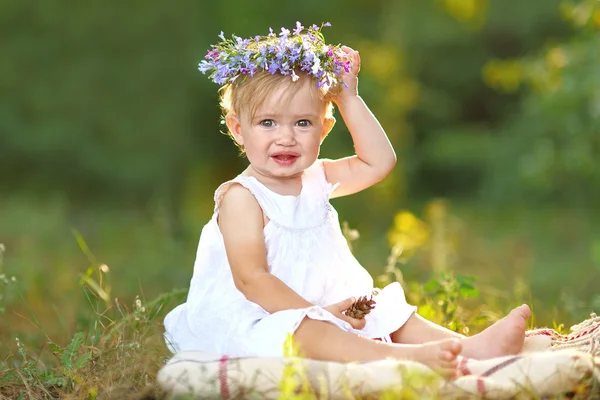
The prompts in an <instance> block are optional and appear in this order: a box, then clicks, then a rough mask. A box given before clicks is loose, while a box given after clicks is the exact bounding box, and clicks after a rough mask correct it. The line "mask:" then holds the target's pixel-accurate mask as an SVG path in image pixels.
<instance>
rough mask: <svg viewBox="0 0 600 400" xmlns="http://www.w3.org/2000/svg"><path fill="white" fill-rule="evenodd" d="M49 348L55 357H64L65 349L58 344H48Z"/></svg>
mask: <svg viewBox="0 0 600 400" xmlns="http://www.w3.org/2000/svg"><path fill="white" fill-rule="evenodd" d="M48 347H49V348H50V351H52V353H54V354H55V355H57V356H62V354H63V349H62V347H60V346H59V345H57V344H56V343H53V342H48Z"/></svg>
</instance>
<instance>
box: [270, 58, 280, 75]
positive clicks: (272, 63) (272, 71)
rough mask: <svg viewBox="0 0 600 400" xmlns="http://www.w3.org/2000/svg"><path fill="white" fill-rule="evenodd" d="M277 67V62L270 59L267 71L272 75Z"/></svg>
mask: <svg viewBox="0 0 600 400" xmlns="http://www.w3.org/2000/svg"><path fill="white" fill-rule="evenodd" d="M278 68H279V65H277V63H276V62H275V61H271V64H269V73H270V74H271V75H272V74H274V73H275V72H277V69H278Z"/></svg>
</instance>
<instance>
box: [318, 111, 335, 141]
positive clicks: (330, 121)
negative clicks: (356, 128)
mask: <svg viewBox="0 0 600 400" xmlns="http://www.w3.org/2000/svg"><path fill="white" fill-rule="evenodd" d="M334 125H335V118H334V117H327V118H325V121H323V130H322V131H321V141H323V140H325V138H326V137H327V135H329V132H331V130H332V129H333V126H334Z"/></svg>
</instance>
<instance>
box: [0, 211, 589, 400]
mask: <svg viewBox="0 0 600 400" xmlns="http://www.w3.org/2000/svg"><path fill="white" fill-rule="evenodd" d="M417 214H418V213H417ZM424 214H425V217H423V218H424V219H425V220H426V222H428V223H426V222H423V221H422V222H423V223H424V224H426V225H427V226H428V228H427V229H428V232H429V233H428V235H429V236H428V239H427V240H426V241H424V242H423V243H421V244H420V245H419V246H417V249H416V251H415V252H405V253H403V254H400V255H399V254H396V256H398V257H392V259H389V260H388V257H387V256H388V254H389V247H388V244H387V243H386V240H385V237H383V235H382V232H379V233H375V232H368V231H366V232H361V234H363V233H364V234H363V235H362V237H361V238H360V239H358V240H356V241H352V248H353V251H354V252H355V253H356V254H357V256H358V258H359V259H360V260H361V261H363V262H364V265H367V266H368V267H369V269H370V270H371V272H372V273H373V274H374V275H376V276H380V275H381V276H382V277H385V279H388V280H389V279H401V280H402V281H403V283H404V285H405V288H406V291H407V295H408V297H409V300H410V301H411V302H413V304H417V305H419V309H420V312H421V313H422V314H424V315H426V316H427V317H428V318H430V319H431V320H433V321H435V322H437V323H440V324H443V325H445V326H448V327H449V328H451V329H453V330H456V331H461V332H468V333H474V332H477V331H479V330H481V329H483V328H484V327H485V326H487V325H489V324H490V323H492V322H494V321H495V320H496V319H498V318H500V317H501V316H502V315H503V314H504V313H505V312H506V311H508V310H509V309H510V308H511V307H513V306H514V305H516V304H519V303H521V302H527V303H529V304H532V305H533V308H534V312H535V315H536V319H535V320H534V321H533V322H532V325H531V327H533V326H534V324H535V326H550V327H552V326H557V325H559V324H560V323H563V324H565V325H566V326H569V325H571V324H573V323H575V322H578V321H581V320H582V319H583V318H585V317H587V316H588V315H589V313H590V312H591V311H593V310H596V311H598V310H600V296H599V294H598V293H597V292H596V289H595V286H594V285H593V282H594V281H597V280H598V278H600V269H599V268H598V265H600V250H599V246H600V245H599V244H598V243H600V242H599V238H600V232H599V231H598V228H597V226H598V225H597V224H595V223H594V221H593V219H590V218H589V216H587V215H586V214H585V213H577V212H567V211H564V210H562V211H561V210H524V211H518V210H505V211H501V210H493V211H491V210H487V211H486V210H481V209H476V208H475V207H463V208H461V207H458V206H457V207H456V209H453V210H452V212H446V213H445V214H444V215H443V218H444V221H445V222H444V224H443V225H439V224H437V223H435V222H432V221H430V219H429V217H427V213H424ZM204 220H205V216H202V215H200V216H199V217H198V218H197V219H196V220H193V219H192V220H190V221H189V225H188V226H186V227H184V228H185V229H184V232H183V235H182V236H180V237H178V238H175V237H174V236H173V235H172V234H171V232H170V231H169V229H168V225H169V224H168V223H167V222H168V221H166V220H165V218H164V217H162V216H161V214H160V213H155V212H146V213H144V212H123V211H121V212H116V211H110V210H86V211H85V212H78V213H73V212H72V211H71V210H69V209H68V208H67V207H65V204H64V203H63V202H61V201H59V200H52V199H50V200H45V201H43V202H40V201H37V202H31V201H30V200H27V201H26V200H23V199H13V200H11V201H8V200H4V201H2V202H0V221H2V226H0V241H1V242H3V244H4V246H5V252H4V254H3V259H0V313H1V315H0V355H1V357H2V358H0V400H3V399H4V398H6V399H46V398H47V399H49V398H72V399H95V398H102V399H107V398H108V399H111V398H114V399H159V398H163V397H164V393H162V392H161V391H160V390H159V389H158V388H157V387H156V383H155V377H156V373H157V371H158V369H159V368H160V367H161V366H162V365H163V364H164V362H165V361H166V359H167V358H168V357H169V353H168V351H167V349H166V348H165V346H164V342H163V340H162V319H163V317H164V315H165V313H166V312H167V311H168V310H170V309H171V308H172V307H174V306H175V305H176V304H179V303H180V302H182V301H183V300H184V298H185V293H186V291H185V289H179V288H186V287H187V284H188V281H189V279H190V277H191V271H192V268H191V266H192V264H193V258H194V253H195V248H196V244H197V236H198V234H199V230H200V227H201V225H202V224H203V223H204ZM391 225H392V223H391V222H390V226H391ZM440 226H443V227H444V234H443V235H441V236H440V235H437V236H436V234H435V232H438V230H439V229H441V228H440ZM594 229H595V230H594ZM408 233H409V235H413V234H415V233H414V232H412V233H411V232H408ZM438 233H439V232H438ZM88 246H89V248H90V249H91V250H90V249H88ZM440 254H441V258H440ZM386 260H387V261H386ZM438 263H441V264H443V265H445V268H446V270H447V271H452V272H451V273H448V272H447V273H444V274H442V273H434V272H432V269H434V268H436V265H437V264H438ZM386 264H388V267H387V269H386V267H385V265H386ZM399 270H400V271H401V273H398V271H399ZM384 272H386V273H385V274H384ZM391 272H396V274H395V275H394V274H391ZM13 277H14V279H13ZM470 277H474V278H470ZM385 279H383V278H382V279H380V281H381V282H382V283H383V281H384V280H385Z"/></svg>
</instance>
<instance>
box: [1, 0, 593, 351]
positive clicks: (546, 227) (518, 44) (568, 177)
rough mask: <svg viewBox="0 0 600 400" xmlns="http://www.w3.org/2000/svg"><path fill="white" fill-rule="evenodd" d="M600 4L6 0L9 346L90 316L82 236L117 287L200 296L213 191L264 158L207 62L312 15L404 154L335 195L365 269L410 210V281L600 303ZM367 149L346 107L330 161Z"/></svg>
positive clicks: (541, 303) (580, 308) (513, 297)
mask: <svg viewBox="0 0 600 400" xmlns="http://www.w3.org/2000/svg"><path fill="white" fill-rule="evenodd" d="M599 4H600V3H599V2H598V1H581V2H573V3H565V2H562V1H560V0H530V1H521V0H518V1H517V0H422V1H416V0H413V1H408V0H369V1H366V0H363V1H358V0H347V1H339V0H330V1H326V2H325V1H321V0H304V1H302V2H301V3H293V2H272V1H263V0H261V1H254V2H252V3H249V2H247V1H241V0H231V1H228V0H223V1H192V0H181V1H178V2H161V1H154V0H146V1H143V2H142V1H139V0H132V1H128V2H89V1H82V2H74V1H64V0H63V1H55V2H32V1H23V0H21V1H16V0H5V1H2V2H0V32H1V34H0V49H1V50H2V52H1V60H0V243H3V244H4V246H5V248H6V251H5V253H4V260H3V262H1V261H0V263H1V266H0V274H4V278H5V279H2V280H0V281H1V282H0V311H2V314H1V315H0V342H4V343H7V341H8V340H9V339H10V341H11V343H12V340H14V332H19V335H20V337H21V338H22V340H27V338H30V339H31V340H34V339H35V338H36V337H39V336H41V335H42V333H43V334H48V335H50V336H52V335H53V334H60V335H61V337H62V336H63V335H64V336H65V337H71V336H72V333H73V332H75V331H77V329H79V327H80V326H81V325H82V324H84V323H85V322H86V318H87V317H86V315H87V314H86V312H85V311H84V310H85V305H86V302H87V300H86V298H85V296H84V295H83V294H82V289H81V284H80V280H81V276H82V274H85V272H86V270H87V268H88V267H89V265H90V261H89V256H88V255H86V254H84V252H83V251H82V250H81V249H80V246H79V245H78V243H77V240H76V239H75V237H76V235H79V234H80V235H81V237H82V238H83V239H84V240H85V242H86V243H87V245H88V246H89V247H90V249H91V251H92V252H93V253H94V254H95V256H96V258H97V259H98V263H99V264H106V265H108V267H109V268H110V272H109V273H107V274H105V275H106V277H105V279H107V280H109V286H110V290H111V292H110V296H112V297H118V298H120V299H122V300H123V301H125V302H127V303H129V304H130V303H131V302H132V301H133V299H134V298H135V296H136V295H140V296H142V297H143V298H147V299H151V298H153V297H155V296H157V295H158V294H159V293H162V292H166V291H170V290H172V289H174V288H183V287H187V284H188V282H189V279H190V277H191V272H192V265H193V261H194V255H195V250H196V245H197V240H198V236H199V234H200V230H201V228H202V226H203V224H204V223H206V222H207V221H208V219H209V218H210V216H211V213H212V208H213V199H212V196H213V192H214V190H215V189H216V187H217V186H218V185H219V183H221V182H223V181H225V180H228V179H231V178H233V177H234V176H235V175H236V174H237V173H239V172H240V171H241V170H242V169H243V168H244V166H245V160H244V159H243V158H241V157H240V156H238V152H237V150H236V148H235V147H234V145H233V144H232V143H231V141H230V140H229V139H228V138H227V137H226V136H225V135H222V134H221V133H220V131H222V130H223V127H222V126H221V125H220V124H219V109H218V105H217V89H218V88H217V87H216V86H215V85H214V84H213V83H211V82H209V80H208V79H207V78H206V77H205V76H203V75H202V74H200V73H199V72H198V71H197V63H198V62H199V61H200V60H201V59H202V57H203V56H204V55H205V53H206V50H207V49H208V48H209V46H210V44H212V43H214V42H216V41H217V40H218V38H217V35H218V34H219V32H220V31H224V32H225V34H226V35H227V36H229V35H231V34H236V35H240V36H254V35H256V34H266V33H267V32H268V28H269V27H273V28H274V29H276V30H278V29H279V27H281V26H286V27H293V26H294V25H295V22H296V21H297V20H300V21H301V22H302V23H304V24H305V25H306V24H312V23H316V24H321V23H323V22H326V21H330V22H331V23H332V27H331V28H326V29H325V31H324V33H325V36H326V38H327V40H328V41H329V42H332V43H340V42H341V43H344V44H346V45H349V46H351V47H353V48H355V49H357V50H359V51H360V53H361V57H362V70H361V75H360V86H359V89H360V92H361V94H362V96H363V97H364V98H365V100H366V101H367V103H368V104H369V105H370V106H371V108H372V110H373V111H374V112H375V114H376V115H377V116H378V117H379V119H380V121H381V123H382V124H383V125H384V127H385V128H386V131H387V132H388V134H389V136H390V139H391V141H392V142H393V145H394V147H395V149H396V151H397V154H398V157H399V162H398V165H397V167H396V169H395V171H394V172H393V173H392V175H391V176H390V177H388V178H387V179H386V180H385V181H384V182H382V183H381V184H379V185H377V186H375V187H373V188H371V189H369V190H367V191H365V192H363V193H360V194H358V195H355V196H350V197H348V198H342V199H336V200H334V201H333V204H334V206H335V207H336V208H337V209H338V211H339V213H340V217H341V219H342V220H344V221H347V222H348V226H349V227H350V228H352V229H357V230H358V232H359V233H360V239H358V240H356V241H353V242H352V247H353V251H354V252H355V254H356V255H357V257H358V258H359V260H360V261H361V262H362V263H363V265H365V266H366V267H367V268H368V269H369V270H370V271H371V272H372V273H373V274H374V275H377V274H379V273H381V272H382V271H383V269H384V267H385V265H386V263H387V258H388V255H389V252H390V246H393V245H394V244H397V243H396V242H397V241H398V240H406V237H410V236H411V234H410V232H411V229H413V228H414V227H413V228H411V226H408V227H407V226H399V225H398V221H396V222H397V223H396V224H394V217H395V216H396V215H397V214H398V213H399V212H402V211H403V210H404V211H405V212H406V213H408V214H406V213H405V214H404V215H410V216H412V217H414V218H415V219H416V220H417V221H421V222H422V223H423V224H425V225H426V226H427V229H426V230H427V232H428V233H427V234H426V235H425V236H423V240H418V241H417V242H419V243H418V246H416V247H418V248H417V249H416V250H415V251H414V252H412V253H411V254H410V255H411V256H410V257H406V259H405V260H404V261H403V264H402V265H401V266H400V268H401V270H402V272H403V275H404V279H406V280H410V281H416V282H424V281H425V280H426V279H427V277H428V276H429V275H430V274H431V271H432V270H433V269H436V268H438V269H439V268H447V269H451V270H453V271H456V272H457V273H459V274H468V275H473V276H475V277H476V278H477V286H478V287H479V288H480V289H481V292H482V293H483V295H484V296H487V297H486V298H491V299H496V301H497V302H498V304H501V305H503V307H504V306H506V307H508V306H509V305H512V304H513V303H517V302H519V301H522V300H523V301H527V302H529V303H530V304H532V305H533V307H534V311H535V313H536V318H537V320H536V323H537V325H542V324H546V325H551V324H552V323H553V321H554V320H556V321H558V322H564V323H566V324H569V323H573V322H576V321H579V320H581V319H582V318H584V317H586V316H587V315H589V313H590V312H591V311H593V310H596V311H598V310H600V291H599V287H600V285H599V284H598V282H599V281H600V208H599V207H600V206H599V200H600V161H599V160H598V159H599V157H600V51H599V49H600V38H599V33H598V29H599V27H600V6H599ZM351 153H352V142H351V138H350V135H349V134H348V132H347V130H346V128H345V126H344V124H343V123H342V121H341V120H339V121H338V124H337V126H336V127H335V129H334V131H333V132H332V134H331V135H330V136H329V137H328V139H327V140H326V141H325V143H324V145H323V149H322V152H321V154H322V156H324V157H339V156H346V155H349V154H351ZM399 215H402V214H399ZM397 219H398V218H397ZM400 222H401V221H400ZM400 225H402V223H400ZM409 225H410V224H409ZM403 229H404V230H406V231H407V232H408V233H407V235H408V236H406V235H405V236H402V235H400V237H404V239H398V237H399V236H398V235H396V236H394V235H390V232H392V233H393V232H398V231H401V230H403ZM417 236H418V235H417ZM395 241H396V242H395ZM13 276H14V277H15V280H16V281H15V282H13V281H12V280H11V277H13ZM105 284H106V282H105ZM34 319H35V321H37V324H38V327H37V328H36V327H35V325H36V324H34V323H33V322H32V320H34Z"/></svg>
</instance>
